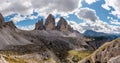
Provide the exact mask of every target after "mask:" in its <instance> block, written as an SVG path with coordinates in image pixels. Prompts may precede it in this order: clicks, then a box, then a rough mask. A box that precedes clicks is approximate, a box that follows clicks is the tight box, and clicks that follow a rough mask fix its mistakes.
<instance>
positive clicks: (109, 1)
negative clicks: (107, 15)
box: [102, 0, 120, 18]
mask: <svg viewBox="0 0 120 63" xmlns="http://www.w3.org/2000/svg"><path fill="white" fill-rule="evenodd" d="M119 2H120V0H105V4H103V5H102V7H103V8H104V9H106V10H112V8H113V9H114V10H112V11H111V14H113V15H114V16H117V17H118V18H120V3H119Z"/></svg>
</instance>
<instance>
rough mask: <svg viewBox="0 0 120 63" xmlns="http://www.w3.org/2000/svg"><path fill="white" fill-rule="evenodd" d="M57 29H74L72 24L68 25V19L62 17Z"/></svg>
mask: <svg viewBox="0 0 120 63" xmlns="http://www.w3.org/2000/svg"><path fill="white" fill-rule="evenodd" d="M56 29H57V30H59V31H73V29H72V28H71V26H70V25H68V23H67V21H66V20H65V19H64V18H63V17H61V18H60V20H59V21H58V24H57V26H56Z"/></svg>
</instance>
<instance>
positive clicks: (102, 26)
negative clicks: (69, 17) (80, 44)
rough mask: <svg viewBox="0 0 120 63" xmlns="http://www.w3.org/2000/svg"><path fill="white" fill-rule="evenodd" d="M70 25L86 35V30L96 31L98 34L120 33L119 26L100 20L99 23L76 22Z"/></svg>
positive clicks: (71, 22) (70, 22)
mask: <svg viewBox="0 0 120 63" xmlns="http://www.w3.org/2000/svg"><path fill="white" fill-rule="evenodd" d="M69 24H70V25H71V26H72V27H73V28H74V29H75V30H77V31H79V32H81V33H84V32H85V31H86V30H94V31H97V32H104V33H120V32H119V31H120V27H119V26H113V25H109V24H108V23H106V22H103V21H100V20H98V21H97V22H91V21H86V22H83V23H76V22H74V21H69Z"/></svg>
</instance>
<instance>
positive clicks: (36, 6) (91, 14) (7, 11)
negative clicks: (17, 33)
mask: <svg viewBox="0 0 120 63" xmlns="http://www.w3.org/2000/svg"><path fill="white" fill-rule="evenodd" d="M119 2H120V0H4V1H3V0H0V13H2V14H3V16H4V18H5V21H6V22H8V21H13V22H14V24H15V25H16V26H17V27H18V28H19V29H22V30H33V29H34V28H35V23H36V22H38V21H39V20H40V19H42V18H44V19H46V17H47V16H48V15H49V14H53V15H54V17H55V18H56V23H57V22H58V20H59V18H60V17H64V18H65V19H66V20H67V22H68V23H69V25H71V26H72V27H73V28H74V29H75V30H78V31H79V32H81V33H84V32H85V31H86V30H94V31H97V32H104V33H111V34H112V33H115V34H116V33H117V34H120V32H119V31H120V3H119Z"/></svg>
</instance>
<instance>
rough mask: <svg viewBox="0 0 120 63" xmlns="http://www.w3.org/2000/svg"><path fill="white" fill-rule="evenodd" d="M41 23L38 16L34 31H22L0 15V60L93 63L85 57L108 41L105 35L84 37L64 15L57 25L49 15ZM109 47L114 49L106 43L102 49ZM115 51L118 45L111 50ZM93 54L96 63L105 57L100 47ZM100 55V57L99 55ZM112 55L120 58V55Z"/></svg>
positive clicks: (38, 62) (39, 62) (41, 62)
mask: <svg viewBox="0 0 120 63" xmlns="http://www.w3.org/2000/svg"><path fill="white" fill-rule="evenodd" d="M43 22H44V21H43V19H41V20H40V21H38V23H36V25H35V29H34V30H31V31H25V30H20V29H17V27H16V26H15V25H14V23H13V22H12V21H9V22H5V21H4V18H3V16H2V15H1V14H0V24H1V25H0V56H1V58H0V61H1V62H2V63H78V62H81V61H82V63H86V62H87V63H92V62H91V61H90V60H89V59H91V58H88V60H89V61H87V60H84V58H86V57H87V56H89V55H90V54H92V52H93V51H95V50H96V49H98V48H99V47H100V46H101V45H102V44H104V43H105V42H106V41H107V40H106V38H104V39H102V40H101V38H97V39H99V40H96V39H91V38H86V37H84V36H83V35H82V34H81V33H78V32H77V31H75V30H73V29H72V28H71V27H70V25H68V23H67V21H66V20H65V19H64V18H63V17H61V18H60V20H59V22H58V23H57V26H55V18H54V16H52V15H51V14H50V15H49V16H48V17H47V19H46V20H45V24H43ZM117 42H118V45H116V44H115V45H114V44H113V45H111V46H110V47H114V48H115V47H119V41H117ZM117 42H116V43H117ZM105 48H106V47H105ZM109 50H110V51H113V50H111V48H110V49H109V46H108V48H107V49H105V50H103V51H105V52H107V51H109ZM117 50H119V48H118V49H116V50H115V51H113V52H112V53H114V52H116V51H117ZM81 51H82V52H81ZM89 51H92V52H89ZM95 54H96V55H95V56H94V57H95V58H94V59H93V60H94V61H95V62H96V61H98V60H99V61H98V63H99V62H104V61H101V58H103V57H104V55H102V52H101V50H100V54H98V52H97V53H95ZM100 55H102V56H103V57H100V58H99V57H98V56H100ZM107 55H108V56H109V54H107ZM117 55H119V53H117ZM96 56H97V58H96ZM108 56H106V57H108ZM113 56H114V54H113ZM115 58H117V59H119V56H117V57H115ZM117 59H115V60H117ZM105 60H106V59H105ZM115 60H114V59H111V60H110V61H115Z"/></svg>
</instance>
